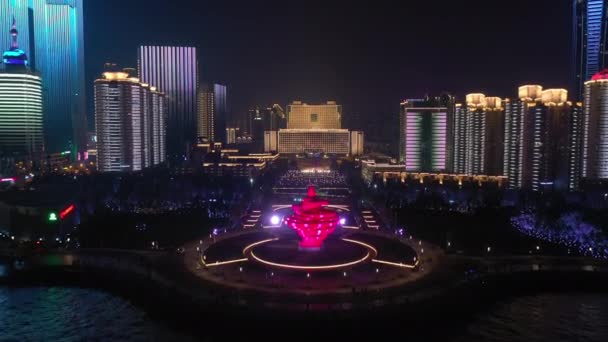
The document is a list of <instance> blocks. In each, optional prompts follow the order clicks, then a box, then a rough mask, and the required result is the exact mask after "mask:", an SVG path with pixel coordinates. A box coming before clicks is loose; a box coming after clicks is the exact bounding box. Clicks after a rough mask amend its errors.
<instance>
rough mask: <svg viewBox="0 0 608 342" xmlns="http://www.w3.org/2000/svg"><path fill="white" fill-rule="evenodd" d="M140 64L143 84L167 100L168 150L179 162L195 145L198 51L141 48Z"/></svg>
mask: <svg viewBox="0 0 608 342" xmlns="http://www.w3.org/2000/svg"><path fill="white" fill-rule="evenodd" d="M138 61H139V68H138V70H139V78H140V80H141V82H143V83H147V84H153V85H155V86H156V87H158V90H159V91H161V92H163V93H165V94H166V96H167V150H168V152H169V154H170V156H171V157H172V158H173V159H175V158H176V157H177V158H180V157H181V156H182V155H183V154H184V153H185V152H186V151H187V150H189V145H191V144H193V143H194V142H196V135H197V122H196V121H197V120H196V119H197V111H196V106H197V86H198V62H197V55H196V48H194V47H181V46H180V47H178V46H141V47H140V48H139V60H138ZM216 97H217V94H216ZM216 101H217V99H216ZM216 110H217V106H216Z"/></svg>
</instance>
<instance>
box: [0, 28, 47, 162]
mask: <svg viewBox="0 0 608 342" xmlns="http://www.w3.org/2000/svg"><path fill="white" fill-rule="evenodd" d="M9 32H10V37H11V43H10V49H9V50H7V51H5V52H4V53H3V54H2V68H0V157H11V158H15V159H17V160H26V161H34V160H38V161H40V160H41V159H42V153H43V150H44V136H43V103H42V102H43V96H42V79H41V78H40V76H39V75H37V74H36V73H33V72H32V71H31V70H30V68H29V67H28V58H27V55H26V53H25V52H24V51H23V50H21V49H20V48H19V45H18V31H17V26H16V22H13V24H12V26H11V30H10V31H9Z"/></svg>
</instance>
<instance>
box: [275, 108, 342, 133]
mask: <svg viewBox="0 0 608 342" xmlns="http://www.w3.org/2000/svg"><path fill="white" fill-rule="evenodd" d="M287 128H289V129H341V128H342V106H341V105H338V104H336V103H335V102H333V101H328V102H327V104H321V105H309V104H306V103H302V102H299V101H294V102H293V103H291V104H289V105H288V106H287Z"/></svg>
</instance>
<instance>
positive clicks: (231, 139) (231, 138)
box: [226, 127, 240, 145]
mask: <svg viewBox="0 0 608 342" xmlns="http://www.w3.org/2000/svg"><path fill="white" fill-rule="evenodd" d="M239 131H240V128H238V127H226V144H229V145H230V144H236V138H237V137H239Z"/></svg>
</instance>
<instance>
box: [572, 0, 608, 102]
mask: <svg viewBox="0 0 608 342" xmlns="http://www.w3.org/2000/svg"><path fill="white" fill-rule="evenodd" d="M572 5H573V6H572V24H573V28H572V44H573V48H572V59H573V61H572V64H573V69H574V76H575V77H574V79H575V80H576V84H575V86H574V91H575V92H576V94H575V96H574V98H575V99H578V98H580V97H581V96H582V94H583V91H584V83H585V82H586V81H587V80H589V79H591V76H593V75H595V74H596V73H597V72H599V71H601V70H603V69H604V67H606V48H607V46H606V43H607V39H608V37H607V30H608V1H607V0H572Z"/></svg>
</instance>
